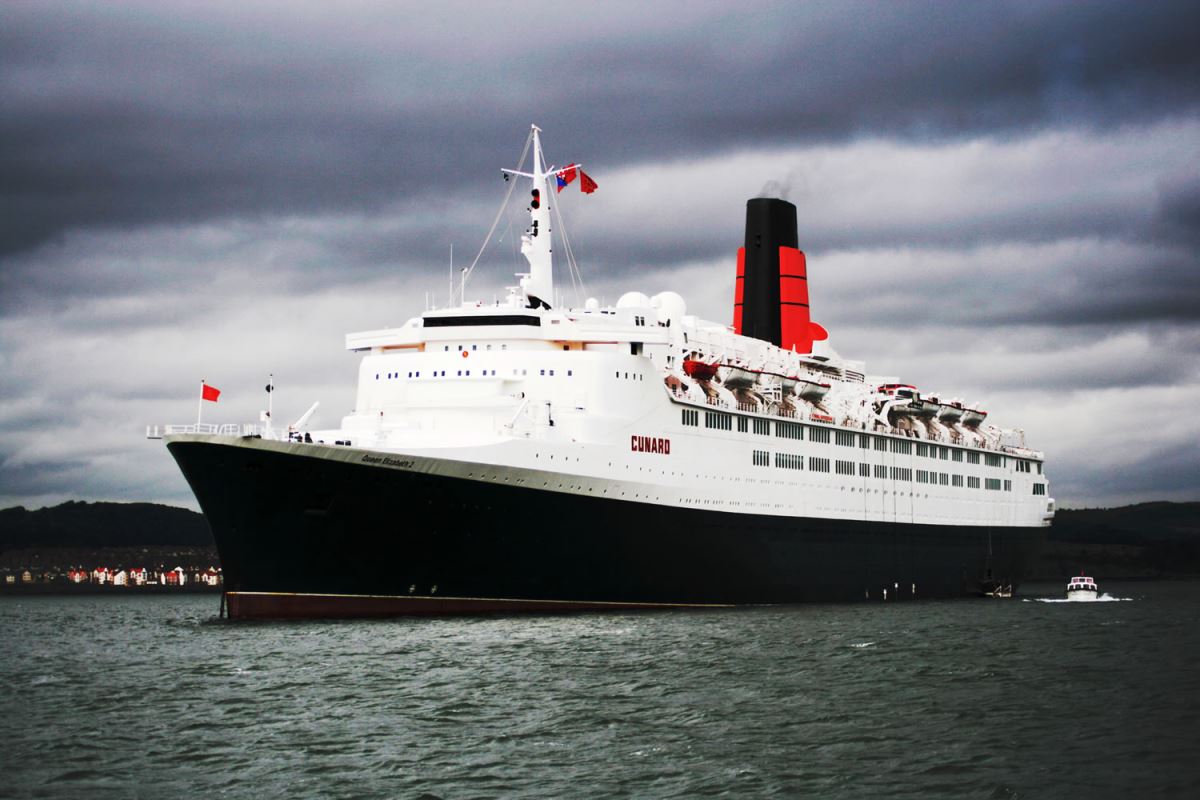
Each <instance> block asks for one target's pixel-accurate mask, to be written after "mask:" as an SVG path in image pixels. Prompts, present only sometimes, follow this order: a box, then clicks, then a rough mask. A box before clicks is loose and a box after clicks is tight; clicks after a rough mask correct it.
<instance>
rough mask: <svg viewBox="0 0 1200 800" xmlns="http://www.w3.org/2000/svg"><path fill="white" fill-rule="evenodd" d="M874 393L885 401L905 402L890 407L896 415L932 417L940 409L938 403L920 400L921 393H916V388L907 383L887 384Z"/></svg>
mask: <svg viewBox="0 0 1200 800" xmlns="http://www.w3.org/2000/svg"><path fill="white" fill-rule="evenodd" d="M876 391H878V392H879V394H881V395H883V396H884V398H885V399H887V400H907V401H908V402H907V403H904V404H900V403H897V404H896V405H894V406H892V410H893V411H895V412H896V413H898V414H908V415H909V416H913V417H932V416H933V415H934V414H936V413H937V412H938V408H939V407H940V406H939V404H938V403H934V402H930V401H929V400H922V399H921V393H920V392H918V391H917V387H915V386H912V385H910V384H907V383H887V384H884V385H883V386H880V387H879V388H878V389H877V390H876Z"/></svg>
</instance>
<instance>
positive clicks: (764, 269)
mask: <svg viewBox="0 0 1200 800" xmlns="http://www.w3.org/2000/svg"><path fill="white" fill-rule="evenodd" d="M799 246H800V242H799V238H798V236H797V233H796V207H795V206H794V205H792V204H791V203H789V202H788V201H787V200H777V199H775V198H773V197H756V198H754V199H753V200H747V201H746V262H745V267H744V272H743V278H742V334H743V335H745V336H753V337H754V338H755V339H762V340H763V341H766V342H771V343H772V344H775V345H779V344H780V343H781V340H782V338H783V331H782V326H781V323H780V315H779V248H780V247H799Z"/></svg>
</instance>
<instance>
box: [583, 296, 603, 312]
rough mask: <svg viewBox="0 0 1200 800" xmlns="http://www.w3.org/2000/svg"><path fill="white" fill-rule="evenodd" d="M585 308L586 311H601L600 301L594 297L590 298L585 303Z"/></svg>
mask: <svg viewBox="0 0 1200 800" xmlns="http://www.w3.org/2000/svg"><path fill="white" fill-rule="evenodd" d="M583 307H584V310H586V311H599V310H600V301H599V300H597V299H596V298H594V297H589V298H588V299H587V300H584V301H583Z"/></svg>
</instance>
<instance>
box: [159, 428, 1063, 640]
mask: <svg viewBox="0 0 1200 800" xmlns="http://www.w3.org/2000/svg"><path fill="white" fill-rule="evenodd" d="M168 447H169V448H170V451H171V453H172V455H173V456H174V457H175V459H176V461H178V463H179V465H180V467H181V469H182V470H183V473H184V475H185V477H186V478H187V480H188V483H189V484H190V485H191V487H192V490H193V491H194V492H195V494H196V497H197V499H198V500H199V502H200V506H201V508H202V509H203V510H204V513H205V515H206V517H207V518H208V521H209V524H210V525H211V526H212V530H213V535H214V537H215V539H216V544H217V549H218V551H219V553H220V557H221V563H222V567H223V569H224V575H225V588H226V591H227V592H229V593H230V612H231V616H234V617H238V616H240V617H253V616H375V615H390V614H405V613H413V614H434V613H486V612H496V611H499V612H510V611H572V610H593V609H597V608H625V607H672V606H692V605H699V606H712V605H743V604H776V603H801V602H811V601H845V600H863V599H871V600H882V599H884V592H885V591H886V592H887V599H889V600H894V599H910V598H912V597H914V596H915V597H918V598H943V597H959V596H974V595H978V594H979V593H980V590H981V588H982V587H984V586H985V585H987V584H988V583H995V582H1000V583H1004V584H1012V585H1014V586H1015V585H1017V584H1018V583H1019V582H1020V581H1021V579H1022V578H1023V577H1024V576H1025V575H1027V574H1028V572H1029V568H1030V566H1031V564H1032V562H1033V559H1034V558H1035V557H1036V554H1037V550H1038V548H1039V547H1040V544H1041V542H1042V540H1043V538H1044V533H1045V531H1044V529H1043V528H1033V527H1012V528H1001V527H990V528H989V527H976V526H961V527H955V526H943V525H915V524H893V523H881V522H860V521H848V520H834V519H821V518H788V517H775V516H759V515H750V514H732V513H723V512H716V511H704V510H699V509H692V508H677V507H670V506H661V505H652V504H648V503H632V502H626V501H620V500H612V499H608V498H600V497H594V496H581V495H577V494H566V493H561V492H549V491H539V490H534V489H531V488H527V487H518V486H514V485H511V484H506V483H490V482H484V481H476V480H464V479H459V478H448V477H444V476H438V475H431V474H426V473H422V472H409V471H403V470H397V469H389V468H383V467H377V466H368V465H363V464H361V463H348V462H345V461H337V460H329V459H325V458H320V457H314V456H308V455H304V454H297V453H287V452H279V451H277V450H272V449H270V448H268V447H265V446H261V447H254V446H251V447H246V446H239V445H234V444H221V443H218V442H208V441H187V440H183V441H173V442H171V443H170V444H169V445H168ZM310 447H311V448H312V451H311V452H313V453H314V454H315V453H316V452H318V450H319V448H320V446H319V445H313V446H310ZM989 549H990V555H989ZM914 587H915V591H914Z"/></svg>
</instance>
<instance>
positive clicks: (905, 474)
mask: <svg viewBox="0 0 1200 800" xmlns="http://www.w3.org/2000/svg"><path fill="white" fill-rule="evenodd" d="M906 444H907V442H906ZM891 475H892V480H894V481H911V480H912V470H911V469H908V468H906V467H892V468H891Z"/></svg>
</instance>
